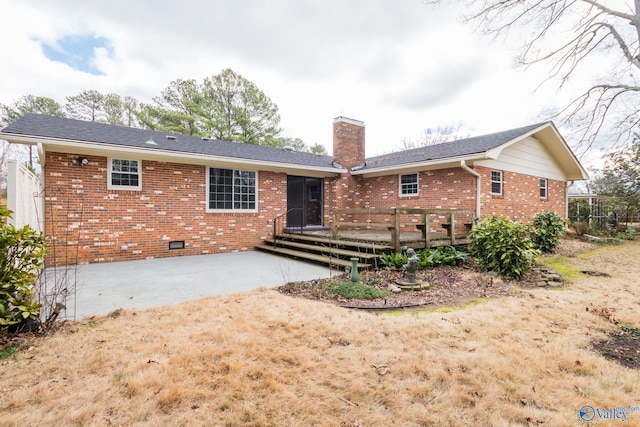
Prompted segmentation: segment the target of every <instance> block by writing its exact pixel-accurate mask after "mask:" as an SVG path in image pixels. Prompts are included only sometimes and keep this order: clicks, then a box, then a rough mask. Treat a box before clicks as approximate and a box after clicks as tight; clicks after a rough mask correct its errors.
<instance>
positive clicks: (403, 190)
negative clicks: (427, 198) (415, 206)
mask: <svg viewBox="0 0 640 427" xmlns="http://www.w3.org/2000/svg"><path fill="white" fill-rule="evenodd" d="M417 194H418V174H417V173H410V174H407V175H400V195H401V196H415V195H417Z"/></svg>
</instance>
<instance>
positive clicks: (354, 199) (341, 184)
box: [331, 116, 365, 208]
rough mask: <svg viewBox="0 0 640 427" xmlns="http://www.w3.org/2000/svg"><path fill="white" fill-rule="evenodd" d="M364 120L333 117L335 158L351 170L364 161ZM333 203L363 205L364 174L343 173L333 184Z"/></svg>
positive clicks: (338, 205)
mask: <svg viewBox="0 0 640 427" xmlns="http://www.w3.org/2000/svg"><path fill="white" fill-rule="evenodd" d="M364 155H365V153H364V122H361V121H360V120H354V119H348V118H346V117H342V116H341V117H336V118H335V119H333V160H334V161H335V162H336V163H339V164H340V165H342V167H343V168H345V169H347V170H351V168H353V167H354V166H358V165H361V164H363V163H364V158H365V157H364ZM331 186H332V189H331V193H332V197H331V205H332V206H333V207H335V208H358V207H361V206H362V176H361V175H356V176H353V175H351V172H349V173H346V174H342V175H340V176H339V177H338V178H336V179H335V180H334V181H333V182H332V184H331Z"/></svg>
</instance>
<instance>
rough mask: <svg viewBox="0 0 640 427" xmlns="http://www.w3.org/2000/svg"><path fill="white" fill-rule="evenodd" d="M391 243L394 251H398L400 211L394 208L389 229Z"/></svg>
mask: <svg viewBox="0 0 640 427" xmlns="http://www.w3.org/2000/svg"><path fill="white" fill-rule="evenodd" d="M391 244H392V245H393V249H394V250H395V251H396V253H400V213H399V212H398V208H394V222H393V229H392V230H391Z"/></svg>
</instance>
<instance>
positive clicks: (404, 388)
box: [0, 242, 640, 427]
mask: <svg viewBox="0 0 640 427" xmlns="http://www.w3.org/2000/svg"><path fill="white" fill-rule="evenodd" d="M639 260H640V243H637V242H631V243H627V244H625V245H623V246H612V247H606V248H602V249H598V250H597V251H594V252H593V253H587V254H582V255H579V256H577V257H568V258H566V261H565V262H566V264H567V266H568V267H571V268H573V269H575V270H577V271H583V270H588V271H599V272H606V273H608V274H609V275H610V277H602V276H595V275H578V276H577V277H575V278H574V279H572V282H571V283H569V284H568V285H567V286H565V287H564V288H562V289H559V290H554V289H549V288H545V289H533V290H532V289H526V290H522V291H520V292H518V291H516V292H512V294H511V295H510V296H506V297H501V298H496V299H488V300H486V301H483V302H482V303H480V304H477V305H468V306H465V307H464V308H459V309H457V310H453V311H448V312H447V311H446V310H440V311H431V312H405V313H401V314H398V313H384V314H376V313H371V312H361V311H355V310H347V309H344V308H340V307H337V306H335V305H334V304H330V303H326V302H319V301H312V300H307V299H303V298H292V297H289V296H286V295H283V294H281V293H279V292H277V291H275V290H266V289H265V290H259V291H255V292H250V293H244V294H236V295H226V296H220V297H210V298H205V299H201V300H198V301H194V302H189V303H184V304H180V305H175V306H170V307H162V308H156V309H151V310H145V311H117V312H114V313H112V314H111V315H110V316H105V317H96V318H91V319H85V320H84V321H80V322H76V323H68V324H66V325H64V326H63V327H62V328H61V329H60V330H58V331H57V332H56V333H54V334H52V335H51V336H49V337H47V338H45V339H38V340H36V341H35V342H32V343H31V344H33V345H32V346H31V347H28V348H27V347H21V349H20V350H19V351H17V352H15V353H13V354H11V355H9V356H7V357H6V358H5V359H3V360H1V361H0V391H1V395H2V399H0V426H24V425H33V426H36V425H38V426H40V425H42V426H44V425H46V426H58V425H59V426H73V425H76V426H109V425H114V426H147V425H153V426H159V425H172V426H174V425H175V426H178V425H182V426H203V425H211V426H354V427H355V426H388V425H398V426H535V425H545V426H576V425H583V424H584V422H582V421H581V420H580V417H579V411H580V408H582V407H583V406H584V405H590V406H592V407H593V408H607V409H608V408H615V407H625V408H626V407H640V370H638V369H632V368H628V367H625V366H623V365H621V364H619V363H616V362H614V361H611V360H608V359H606V358H605V357H603V356H601V355H600V354H599V353H598V352H596V351H595V350H594V349H593V346H594V342H596V341H598V340H603V339H605V338H606V337H607V336H608V335H607V334H609V333H611V332H615V331H618V330H619V329H620V328H621V327H622V326H624V327H626V328H628V329H629V328H631V330H637V328H639V327H640V318H639V316H638V313H640V279H639V277H640V263H639V262H638V261H639ZM634 328H636V329H634ZM626 415H627V418H626V420H625V421H624V423H622V420H620V419H615V420H606V422H607V423H606V424H605V423H604V420H603V421H600V420H594V421H593V423H592V424H593V425H624V426H637V425H640V412H638V413H633V412H630V413H627V414H626Z"/></svg>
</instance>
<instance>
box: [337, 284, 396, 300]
mask: <svg viewBox="0 0 640 427" xmlns="http://www.w3.org/2000/svg"><path fill="white" fill-rule="evenodd" d="M327 292H328V293H329V294H330V295H331V296H332V298H335V297H336V295H340V296H341V297H342V298H345V299H352V298H356V299H376V298H384V297H386V296H387V295H389V294H390V293H391V292H389V291H383V290H382V289H378V288H376V287H374V286H371V285H365V284H360V283H353V282H334V283H331V284H329V286H327Z"/></svg>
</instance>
